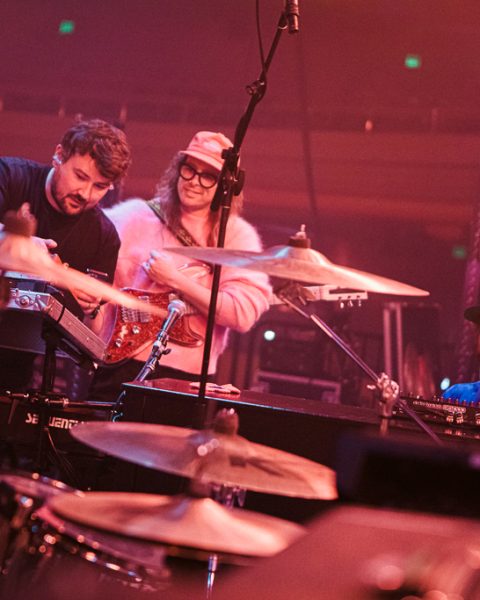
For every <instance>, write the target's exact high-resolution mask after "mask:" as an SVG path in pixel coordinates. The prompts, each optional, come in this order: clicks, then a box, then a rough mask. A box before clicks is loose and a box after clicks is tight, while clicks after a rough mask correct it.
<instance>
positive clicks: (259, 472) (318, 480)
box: [69, 421, 337, 500]
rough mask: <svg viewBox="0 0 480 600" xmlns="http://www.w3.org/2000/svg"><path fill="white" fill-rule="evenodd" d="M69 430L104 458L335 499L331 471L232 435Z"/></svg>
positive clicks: (99, 425)
mask: <svg viewBox="0 0 480 600" xmlns="http://www.w3.org/2000/svg"><path fill="white" fill-rule="evenodd" d="M69 431H70V433H71V434H72V435H73V437H75V438H76V439H77V440H80V441H81V442H84V443H85V444H88V445H89V446H92V447H93V448H96V449H97V450H100V451H102V452H105V453H106V454H110V455H112V456H116V457H117V458H122V459H124V460H127V461H129V462H133V463H135V464H137V465H142V466H144V467H149V468H152V469H157V470H160V471H166V472H167V473H173V474H176V475H181V476H183V477H188V478H190V479H197V480H200V481H202V482H214V483H219V484H224V485H227V486H238V487H242V488H246V489H249V490H253V491H256V492H263V493H267V494H278V495H283V496H293V497H300V498H317V499H323V500H333V499H335V498H336V497H337V490H336V483H335V473H334V472H333V471H332V470H331V469H329V468H328V467H325V466H323V465H320V464H318V463H316V462H313V461H311V460H308V459H306V458H303V457H300V456H296V455H294V454H290V453H288V452H284V451H282V450H277V449H275V448H269V447H268V446H262V445H260V444H255V443H253V442H249V441H248V440H247V439H246V438H244V437H241V436H239V435H236V434H233V435H232V434H226V433H219V432H217V431H213V430H195V429H186V428H183V427H172V426H167V425H152V424H149V423H128V422H92V421H90V422H87V423H80V424H79V425H76V426H75V427H73V428H72V429H70V430H69Z"/></svg>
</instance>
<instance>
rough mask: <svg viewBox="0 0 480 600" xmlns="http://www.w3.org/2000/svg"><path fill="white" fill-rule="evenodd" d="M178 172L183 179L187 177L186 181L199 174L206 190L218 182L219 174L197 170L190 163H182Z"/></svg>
mask: <svg viewBox="0 0 480 600" xmlns="http://www.w3.org/2000/svg"><path fill="white" fill-rule="evenodd" d="M178 174H179V175H180V177H181V178H182V179H185V181H191V180H192V179H193V178H194V177H195V175H197V176H198V181H199V183H200V185H201V186H202V187H203V188H205V189H206V190H209V189H210V188H212V187H213V186H215V185H217V183H218V175H214V174H213V173H208V172H206V171H197V170H196V169H195V168H194V167H192V165H189V164H188V163H182V164H181V165H180V168H179V170H178Z"/></svg>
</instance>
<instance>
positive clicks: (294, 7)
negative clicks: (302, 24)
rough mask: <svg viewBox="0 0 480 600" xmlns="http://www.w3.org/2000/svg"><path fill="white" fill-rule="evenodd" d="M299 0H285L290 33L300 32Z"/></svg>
mask: <svg viewBox="0 0 480 600" xmlns="http://www.w3.org/2000/svg"><path fill="white" fill-rule="evenodd" d="M299 16H300V11H299V9H298V0H285V17H286V19H287V24H288V33H298V30H299V28H298V18H299Z"/></svg>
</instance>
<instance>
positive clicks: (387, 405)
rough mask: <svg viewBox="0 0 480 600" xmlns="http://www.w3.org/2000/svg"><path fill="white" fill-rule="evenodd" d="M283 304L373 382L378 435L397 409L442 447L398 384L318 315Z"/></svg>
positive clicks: (287, 300)
mask: <svg viewBox="0 0 480 600" xmlns="http://www.w3.org/2000/svg"><path fill="white" fill-rule="evenodd" d="M283 300H284V302H285V304H287V305H288V306H290V307H291V308H292V309H293V310H295V311H296V312H297V313H298V314H300V315H302V316H303V317H305V318H306V319H308V320H310V321H312V322H313V323H314V324H315V325H316V326H317V327H318V328H319V329H321V330H322V331H323V332H324V333H325V334H326V335H327V336H328V337H329V338H330V339H331V340H332V341H334V342H335V343H336V344H337V346H338V347H339V348H340V349H341V350H343V352H345V354H346V355H347V356H349V357H350V358H351V359H352V360H353V361H354V362H355V363H356V364H357V365H358V366H359V367H360V368H361V369H362V370H363V371H364V373H366V374H367V375H368V377H369V378H370V379H371V380H372V381H373V384H372V385H371V386H369V387H370V389H372V390H375V389H376V390H378V391H379V392H380V402H379V405H378V408H379V416H380V434H381V435H386V434H387V432H388V422H389V419H390V418H391V417H392V416H393V410H394V407H399V408H401V409H402V411H403V412H404V413H405V414H407V415H408V416H409V417H410V418H411V419H412V420H413V421H414V422H415V423H416V424H417V425H418V426H419V427H420V429H422V430H423V431H424V432H425V433H426V434H427V435H428V436H429V437H430V438H431V439H432V440H433V441H434V442H435V443H436V444H437V445H439V446H441V445H443V442H442V441H441V440H440V438H439V437H438V436H437V434H436V433H435V432H434V431H432V429H431V428H430V427H429V426H428V425H427V424H426V423H424V422H423V420H422V419H421V418H420V417H419V416H418V415H417V414H416V413H415V411H413V410H412V409H411V408H410V407H409V406H408V404H407V403H406V402H405V401H404V400H403V399H402V398H401V397H400V388H399V386H398V383H397V382H396V381H394V380H393V379H391V378H390V377H389V376H388V375H387V374H386V373H380V375H378V374H377V373H375V371H374V370H373V369H372V368H371V367H370V366H369V365H368V364H367V363H366V362H365V361H364V360H363V359H362V358H361V357H360V356H359V355H358V354H357V353H356V352H355V351H354V350H353V349H352V348H351V347H350V346H349V345H348V344H347V343H346V342H345V341H344V340H343V339H342V338H341V337H340V336H339V335H338V334H336V333H335V332H334V331H333V330H332V329H331V328H330V327H329V326H328V325H327V323H325V321H323V319H321V318H320V317H319V316H318V315H316V314H314V313H312V314H309V313H307V312H305V311H304V310H303V309H301V308H300V307H298V306H297V305H296V304H295V303H293V302H292V301H291V300H290V299H289V298H287V297H284V298H283Z"/></svg>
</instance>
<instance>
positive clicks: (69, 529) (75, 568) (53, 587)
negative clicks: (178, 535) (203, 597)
mask: <svg viewBox="0 0 480 600" xmlns="http://www.w3.org/2000/svg"><path fill="white" fill-rule="evenodd" d="M29 534H30V535H29V539H28V544H26V545H24V546H23V547H21V548H17V549H16V551H15V553H14V555H13V556H12V558H11V561H10V568H9V569H8V573H7V574H6V576H5V577H4V578H3V583H2V584H0V597H2V598H9V599H11V600H24V599H27V598H35V600H47V599H48V600H66V599H67V598H68V600H76V599H78V600H80V599H81V600H84V599H85V598H88V599H89V600H106V599H107V598H116V599H117V598H118V599H119V600H139V598H150V597H152V598H157V597H158V596H157V594H158V593H159V592H161V590H162V589H164V588H165V587H166V585H167V582H168V575H169V572H168V570H167V569H166V567H165V550H164V548H163V547H162V546H161V545H159V544H152V543H148V542H143V541H137V540H133V539H130V538H127V537H122V536H118V535H115V534H111V533H109V532H103V531H98V530H95V529H92V528H88V527H84V526H83V525H79V524H77V523H73V522H71V521H68V520H66V519H63V518H61V517H59V516H58V515H57V514H55V513H54V512H53V511H52V510H51V509H50V508H49V507H48V506H42V507H41V508H40V509H39V510H37V511H36V512H35V513H34V514H33V515H32V517H31V519H30V526H29Z"/></svg>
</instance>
